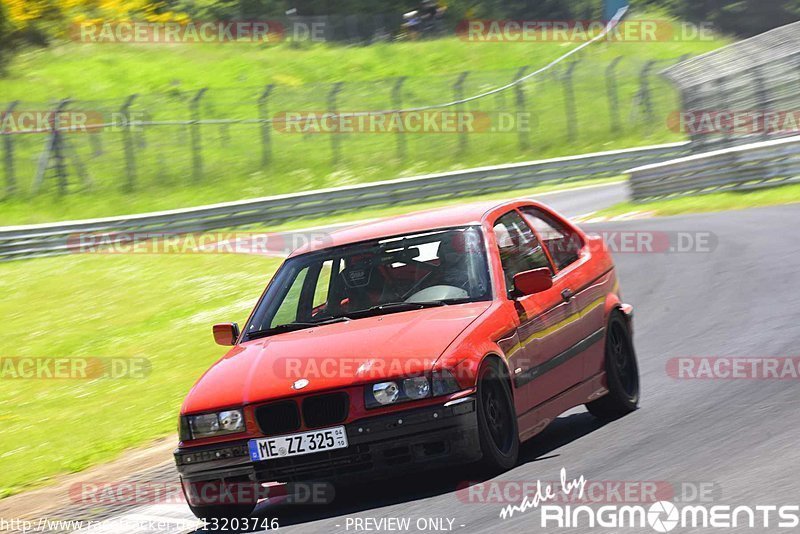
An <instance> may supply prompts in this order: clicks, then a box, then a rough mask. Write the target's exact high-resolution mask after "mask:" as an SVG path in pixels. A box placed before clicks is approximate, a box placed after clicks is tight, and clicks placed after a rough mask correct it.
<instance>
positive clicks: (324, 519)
mask: <svg viewBox="0 0 800 534" xmlns="http://www.w3.org/2000/svg"><path fill="white" fill-rule="evenodd" d="M624 195H625V191H624V188H623V187H622V186H608V187H603V188H596V189H585V190H581V191H575V192H571V193H558V194H554V195H548V196H547V197H543V199H542V200H543V201H545V202H547V203H550V204H552V205H553V206H555V207H556V209H558V210H560V211H562V212H563V213H565V214H567V215H569V216H577V215H580V214H584V213H587V212H590V211H592V210H594V209H598V208H600V207H603V205H604V204H606V205H607V204H611V203H614V202H617V201H619V200H620V199H621V198H624ZM798 229H800V204H796V205H789V206H779V207H771V208H760V209H752V210H745V211H738V212H723V213H711V214H697V215H688V216H679V217H669V218H660V219H649V220H648V219H645V220H631V221H621V222H611V223H603V224H599V225H588V226H587V230H595V231H608V232H616V231H654V232H666V234H662V235H670V236H674V235H676V234H675V233H677V232H687V233H689V235H699V234H703V235H710V236H712V239H711V240H710V243H711V246H710V250H706V249H703V250H699V251H698V250H695V249H692V250H688V251H683V252H681V251H675V250H671V251H670V250H659V251H656V252H646V251H638V252H627V253H626V252H621V253H616V254H615V260H616V263H617V266H618V269H619V275H620V279H621V282H622V291H623V296H624V298H625V300H626V301H628V302H630V303H632V304H633V305H634V306H635V344H636V349H637V352H638V357H639V365H640V373H641V380H642V400H641V405H640V409H639V410H638V411H636V412H634V413H633V414H630V415H628V416H626V417H624V418H622V419H620V420H617V421H614V422H611V423H607V424H601V423H600V422H598V421H597V420H596V419H594V418H593V417H592V416H590V415H589V414H588V413H587V412H586V411H585V410H584V409H583V408H580V409H575V410H573V411H571V412H569V413H568V414H564V415H562V416H561V417H560V418H558V419H557V420H556V421H555V422H554V423H552V424H551V425H550V426H549V427H548V428H547V429H546V430H545V431H544V432H543V433H541V434H540V435H538V436H537V437H535V438H534V439H533V440H531V441H529V442H527V443H525V444H524V445H523V446H522V449H521V459H520V463H519V465H518V466H517V467H516V468H514V469H512V470H511V471H509V472H507V473H504V474H502V475H501V476H498V477H496V478H494V479H491V480H489V481H488V482H489V483H496V482H497V483H510V484H511V485H509V486H507V487H512V488H513V487H515V486H513V484H516V483H522V482H527V483H534V484H535V483H536V481H537V480H542V481H543V482H544V481H555V480H557V479H558V478H559V472H560V470H561V469H562V468H565V469H566V473H567V476H568V477H569V478H577V477H579V476H584V477H585V478H586V479H587V480H589V481H617V482H620V483H622V484H623V486H624V487H633V488H636V487H638V486H640V485H641V483H642V482H649V483H655V484H656V485H658V487H660V488H663V487H668V488H672V489H673V490H674V491H675V492H676V493H677V494H678V495H676V497H677V498H681V496H682V495H680V494H681V493H683V492H684V491H688V489H696V488H698V487H702V488H703V489H704V490H709V493H708V494H706V495H705V497H706V499H705V502H707V501H709V500H710V501H713V503H714V504H730V505H749V506H755V505H788V504H800V502H798V497H797V493H798V491H797V490H798V487H799V486H800V484H798V479H800V448H798V443H800V410H798V409H797V405H798V384H799V383H798V381H797V380H753V379H740V380H721V379H710V380H688V379H677V378H673V377H671V376H669V375H668V373H667V370H666V369H667V361H668V360H670V359H671V358H677V357H687V356H708V357H715V356H741V357H767V356H769V357H788V356H800V354H799V353H800V350H799V349H798V348H797V344H798V340H800V321H798V313H797V310H798V309H800V306H798V298H799V297H800V275H798V270H800V239H799V238H798V235H797V232H798ZM476 476H478V474H477V473H475V472H472V471H470V470H468V469H466V468H465V469H452V470H449V471H446V472H442V471H427V472H422V471H416V472H412V473H409V474H408V476H406V477H404V478H402V479H398V480H380V481H375V482H373V483H371V484H368V485H365V486H364V487H360V488H355V489H353V490H351V491H348V492H340V494H339V495H338V496H337V498H336V500H335V501H334V502H333V503H332V504H327V505H307V506H286V505H278V506H276V505H272V504H270V503H262V505H260V506H259V508H258V509H257V512H256V517H261V518H273V517H276V518H278V522H279V524H280V530H282V531H286V532H290V533H295V532H297V533H317V532H319V533H338V532H342V533H344V532H447V531H451V532H464V533H474V532H530V531H540V532H562V531H568V532H609V533H612V532H654V530H652V529H651V528H649V527H647V528H644V529H641V528H636V529H621V528H601V527H594V528H590V527H587V526H581V527H579V528H556V527H553V526H550V527H549V528H545V529H543V528H541V527H540V524H539V522H540V511H539V510H537V509H532V510H528V511H525V512H522V513H520V512H517V513H515V514H514V515H513V516H512V517H510V518H507V519H501V518H500V510H501V508H503V506H505V505H506V504H516V503H518V500H517V499H510V500H503V501H502V502H497V501H495V502H473V501H470V500H469V498H468V497H467V496H465V493H464V491H466V490H462V491H461V492H457V491H456V490H457V489H458V488H463V486H464V483H465V482H466V481H470V480H475V478H476ZM137 479H138V480H143V481H174V480H175V479H176V474H175V471H174V468H173V467H172V466H171V464H170V463H165V464H164V465H163V466H161V467H159V468H157V469H153V470H151V471H148V472H146V473H142V474H140V475H139V476H138V477H137ZM484 487H487V488H488V486H484ZM496 487H502V486H496ZM683 496H684V497H685V495H683ZM634 501H635V497H634ZM648 505H649V503H648ZM646 506H647V505H646ZM58 515H59V516H60V517H62V518H71V519H88V518H89V517H88V516H92V517H94V518H96V519H97V518H100V519H109V518H110V519H116V520H120V519H127V520H138V521H145V520H148V519H149V520H162V521H170V520H173V521H174V520H180V519H185V520H189V519H191V518H192V516H191V514H190V512H189V510H188V508H186V507H185V506H184V505H180V504H155V505H147V506H141V507H137V508H133V509H127V510H124V511H119V510H111V509H109V510H106V511H105V512H104V511H103V510H102V509H100V510H98V507H96V506H94V507H92V506H75V507H73V508H71V509H68V510H64V511H63V512H62V513H60V514H58ZM388 518H398V519H403V518H408V519H410V528H409V529H400V530H397V529H393V528H387V526H386V525H385V524H384V525H379V524H377V523H373V522H372V521H378V520H380V519H388ZM426 518H439V519H440V520H443V525H444V526H443V527H442V528H440V529H438V530H437V529H434V528H432V527H431V525H428V526H427V527H428V528H418V525H417V523H416V522H417V521H418V520H424V519H426ZM357 519H363V520H366V519H369V520H370V523H369V524H362V525H361V526H362V527H369V528H360V529H359V528H355V526H354V525H355V523H356V520H357ZM450 520H452V524H451V523H450V522H449V521H450ZM773 521H774V519H773ZM759 524H760V523H759ZM389 526H390V527H392V526H394V525H389ZM423 526H424V525H423ZM448 528H449V530H447V529H448ZM789 530H790V529H778V528H776V527H771V528H762V527H757V528H755V529H751V528H747V527H738V528H724V529H720V528H716V529H711V528H709V529H697V528H694V529H692V528H687V529H684V528H682V527H680V526H679V527H677V528H675V529H674V530H672V532H705V531H709V532H714V531H717V532H731V531H734V532H786V531H789ZM91 531H92V532H115V533H121V532H165V530H160V529H159V530H155V529H150V530H148V529H147V528H143V529H139V528H135V529H134V528H131V529H125V528H122V527H120V525H119V524H115V525H113V526H112V525H111V524H109V526H108V527H107V528H105V529H96V528H95V529H92V530H91ZM173 532H187V531H186V529H183V530H180V529H177V530H173Z"/></svg>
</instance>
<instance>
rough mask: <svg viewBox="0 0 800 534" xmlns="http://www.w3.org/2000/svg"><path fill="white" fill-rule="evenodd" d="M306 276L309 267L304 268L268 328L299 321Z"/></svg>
mask: <svg viewBox="0 0 800 534" xmlns="http://www.w3.org/2000/svg"><path fill="white" fill-rule="evenodd" d="M306 275H308V267H303V269H302V270H301V271H300V272H299V273H298V274H297V276H296V277H295V279H294V281H293V282H292V285H291V286H290V287H289V290H288V292H287V293H286V298H284V299H283V302H282V303H281V306H280V308H278V311H277V312H276V313H275V317H273V318H272V324H270V325H269V327H268V328H274V327H276V326H278V325H279V324H285V323H291V322H294V321H296V320H297V316H298V313H299V311H300V310H299V307H300V293H301V292H302V290H303V284H305V281H306Z"/></svg>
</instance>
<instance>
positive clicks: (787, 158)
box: [627, 136, 800, 200]
mask: <svg viewBox="0 0 800 534" xmlns="http://www.w3.org/2000/svg"><path fill="white" fill-rule="evenodd" d="M627 174H629V175H630V188H631V193H632V197H633V199H634V200H644V199H650V198H660V197H667V196H677V195H688V194H694V195H696V194H703V193H715V192H719V191H727V190H742V189H751V188H763V187H773V186H776V185H783V184H786V183H791V182H797V181H800V136H794V137H788V138H784V139H777V140H773V141H763V142H760V143H751V144H748V145H741V146H737V147H732V148H725V149H722V150H715V151H712V152H705V153H702V154H696V155H692V156H687V157H682V158H678V159H674V160H670V161H665V162H661V163H654V164H649V165H644V166H641V167H637V168H635V169H631V170H629V171H627Z"/></svg>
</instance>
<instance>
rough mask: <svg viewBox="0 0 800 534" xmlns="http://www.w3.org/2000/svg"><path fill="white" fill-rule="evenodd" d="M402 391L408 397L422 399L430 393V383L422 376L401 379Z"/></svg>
mask: <svg viewBox="0 0 800 534" xmlns="http://www.w3.org/2000/svg"><path fill="white" fill-rule="evenodd" d="M403 392H404V393H405V394H406V397H408V398H409V399H414V400H416V399H424V398H425V397H427V396H428V395H430V394H431V384H430V382H428V379H427V378H425V377H424V376H415V377H414V378H406V379H405V380H403Z"/></svg>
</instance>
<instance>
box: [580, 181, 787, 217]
mask: <svg viewBox="0 0 800 534" xmlns="http://www.w3.org/2000/svg"><path fill="white" fill-rule="evenodd" d="M794 202H800V184H788V185H783V186H779V187H772V188H764V189H753V190H748V191H726V192H723V193H709V194H705V195H698V196H687V197H679V198H670V199H665V200H654V201H652V202H623V203H621V204H617V205H616V206H611V207H610V208H607V209H604V210H600V211H598V212H597V213H595V214H593V215H592V217H614V216H617V215H623V214H626V213H631V212H634V211H638V212H645V213H648V214H652V215H656V216H662V215H682V214H684V213H701V212H708V211H727V210H737V209H746V208H755V207H760V206H776V205H779V204H791V203H794Z"/></svg>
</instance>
